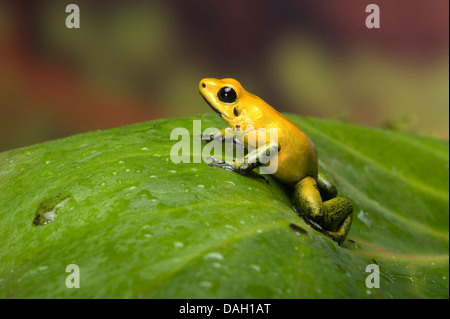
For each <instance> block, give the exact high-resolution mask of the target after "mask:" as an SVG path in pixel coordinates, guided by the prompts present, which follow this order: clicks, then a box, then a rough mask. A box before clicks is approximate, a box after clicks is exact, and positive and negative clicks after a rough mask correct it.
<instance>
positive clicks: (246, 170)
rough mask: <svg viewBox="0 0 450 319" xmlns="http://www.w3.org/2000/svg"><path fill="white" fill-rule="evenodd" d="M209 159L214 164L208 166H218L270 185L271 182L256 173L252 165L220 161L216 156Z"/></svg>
mask: <svg viewBox="0 0 450 319" xmlns="http://www.w3.org/2000/svg"><path fill="white" fill-rule="evenodd" d="M208 159H212V160H213V162H212V163H210V164H208V166H216V167H220V168H224V169H228V170H230V171H233V172H236V173H238V174H240V175H244V176H251V177H257V178H259V179H261V180H263V181H264V182H266V183H267V184H269V180H268V179H267V178H265V177H264V176H262V175H261V174H258V173H256V172H255V171H254V170H253V169H254V168H255V166H254V165H251V164H249V163H239V162H236V161H235V160H233V161H232V162H229V161H220V160H218V159H217V158H215V157H214V156H210V157H208Z"/></svg>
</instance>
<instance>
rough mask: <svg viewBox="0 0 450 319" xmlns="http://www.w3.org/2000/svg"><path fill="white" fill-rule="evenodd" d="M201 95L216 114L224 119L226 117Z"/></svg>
mask: <svg viewBox="0 0 450 319" xmlns="http://www.w3.org/2000/svg"><path fill="white" fill-rule="evenodd" d="M200 95H201V96H202V98H203V99H204V100H205V102H206V103H207V104H208V105H209V107H210V108H212V109H213V111H214V112H216V113H217V114H219V115H220V117H222V118H223V116H224V115H223V114H222V113H220V111H219V110H218V109H216V108H215V107H214V106H212V104H211V103H209V101H208V100H207V99H206V98H205V97H204V96H203V94H200Z"/></svg>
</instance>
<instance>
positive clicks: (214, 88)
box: [199, 78, 258, 126]
mask: <svg viewBox="0 0 450 319" xmlns="http://www.w3.org/2000/svg"><path fill="white" fill-rule="evenodd" d="M199 90H200V94H201V95H202V96H203V98H204V99H205V101H206V102H207V103H208V104H209V106H210V107H211V108H212V109H213V110H214V111H215V112H217V113H218V114H219V115H220V116H221V117H222V118H223V119H224V120H225V121H227V122H228V124H229V125H230V126H236V125H237V124H240V123H241V122H246V121H247V120H248V118H249V114H250V113H251V112H252V110H251V108H252V107H253V106H255V107H256V105H257V104H255V103H252V101H253V100H254V99H258V98H257V97H256V96H254V95H253V94H251V93H249V92H247V91H246V90H245V89H244V88H243V87H242V85H241V84H240V83H239V82H238V81H236V80H235V79H230V78H227V79H213V78H206V79H203V80H201V81H200V83H199Z"/></svg>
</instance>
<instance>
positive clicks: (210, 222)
mask: <svg viewBox="0 0 450 319" xmlns="http://www.w3.org/2000/svg"><path fill="white" fill-rule="evenodd" d="M290 117H291V118H292V119H293V120H294V121H295V122H296V123H298V124H299V125H300V126H301V127H302V128H303V129H304V130H305V131H306V132H307V133H308V135H309V136H310V137H311V139H312V140H313V141H314V143H315V144H316V146H317V149H318V153H319V159H320V162H319V164H320V169H321V170H322V171H323V172H324V173H325V174H326V175H328V177H329V178H330V179H331V180H332V181H333V182H335V184H336V185H337V187H338V189H339V192H340V194H342V195H344V196H346V197H348V198H349V199H351V201H352V203H353V204H354V221H353V226H352V229H351V231H350V235H349V238H348V240H347V241H346V242H345V243H344V244H343V245H342V246H341V247H339V246H338V245H336V244H335V243H334V242H333V241H332V240H330V239H329V238H328V237H326V236H324V235H322V234H321V233H319V232H317V231H315V230H313V229H312V228H311V227H310V226H308V224H306V223H305V222H304V221H303V219H302V218H300V217H298V216H297V215H296V214H295V213H294V211H293V209H292V205H291V201H290V198H289V195H288V193H287V191H286V189H285V187H284V186H283V185H281V184H280V183H278V182H277V181H275V180H274V179H273V178H270V181H271V183H270V184H266V183H264V182H262V181H260V180H258V179H253V178H248V177H244V176H241V175H239V174H236V173H234V172H231V171H227V170H223V169H220V168H216V167H208V166H207V164H206V163H204V162H201V163H192V162H191V163H180V164H174V163H173V162H172V161H171V159H170V155H169V154H170V150H171V149H172V147H173V145H175V144H176V143H177V141H176V140H170V133H171V131H172V130H173V129H174V128H177V127H184V128H186V129H188V130H189V131H190V132H191V137H192V125H193V124H192V121H193V120H201V121H202V122H201V123H202V130H204V129H206V128H208V127H216V128H222V127H224V126H225V123H224V122H223V121H222V120H221V119H219V118H218V116H217V115H215V114H208V115H201V116H197V117H189V118H179V119H163V120H157V121H152V122H146V123H139V124H135V125H130V126H126V127H120V128H114V129H109V130H104V131H96V132H90V133H85V134H80V135H75V136H71V137H67V138H63V139H59V140H55V141H50V142H45V143H41V144H38V145H33V146H30V147H25V148H20V149H16V150H11V151H8V152H3V153H0V243H1V249H0V297H3V298H131V297H133V298H135V297H136V298H448V297H449V286H448V278H449V259H448V258H449V244H448V242H449V240H448V239H449V237H448V226H449V201H448V197H449V167H448V163H449V161H448V157H449V148H448V143H447V142H443V141H438V140H432V139H427V138H422V137H415V136H410V135H406V134H402V133H397V132H392V131H387V130H379V129H369V128H363V127H358V126H354V125H349V124H343V123H337V122H333V121H330V120H319V119H312V118H305V117H299V116H290ZM194 135H195V134H194ZM196 138H197V136H193V139H196ZM191 146H192V143H191ZM192 147H193V148H194V152H193V155H199V152H200V150H199V149H198V147H197V146H196V145H194V146H192ZM200 147H205V144H203V145H200ZM191 158H192V156H191ZM291 224H295V225H297V226H298V227H301V228H302V229H304V230H306V232H307V233H303V232H302V231H300V230H299V229H298V228H297V229H295V227H290V225H291ZM70 264H76V265H78V266H79V271H80V272H79V275H80V288H78V289H77V288H72V289H69V288H67V287H66V278H67V276H69V275H70V274H71V273H70V272H66V267H67V265H70ZM369 264H378V265H379V271H380V288H372V289H370V288H367V287H366V278H367V276H368V275H370V274H371V273H370V272H366V267H367V266H368V265H369Z"/></svg>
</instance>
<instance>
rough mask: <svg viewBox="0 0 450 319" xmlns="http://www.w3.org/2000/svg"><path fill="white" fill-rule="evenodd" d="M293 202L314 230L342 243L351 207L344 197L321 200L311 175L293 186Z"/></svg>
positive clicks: (350, 220) (351, 210) (348, 224)
mask: <svg viewBox="0 0 450 319" xmlns="http://www.w3.org/2000/svg"><path fill="white" fill-rule="evenodd" d="M292 200H293V203H294V205H295V206H296V208H297V210H298V211H299V213H300V214H301V215H303V217H305V219H307V220H308V221H310V222H314V223H313V224H314V225H313V224H312V223H310V224H311V225H312V226H313V227H314V226H319V227H314V228H315V229H316V230H319V231H320V232H322V233H324V234H326V235H328V236H329V237H331V238H332V239H333V240H335V241H337V242H338V243H339V245H340V244H342V243H343V242H344V240H345V238H346V237H347V234H348V232H349V230H350V226H351V223H352V218H353V217H352V212H353V207H352V205H351V204H350V202H349V201H348V200H347V199H346V198H344V197H336V198H332V199H330V200H327V201H325V202H322V198H321V196H320V192H319V187H318V185H317V183H316V182H315V180H314V179H313V178H312V177H306V178H304V179H303V180H301V181H300V182H298V183H297V184H296V186H295V190H294V194H293V198H292Z"/></svg>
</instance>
